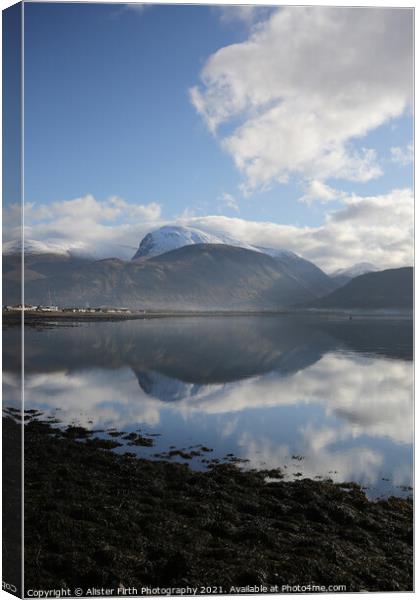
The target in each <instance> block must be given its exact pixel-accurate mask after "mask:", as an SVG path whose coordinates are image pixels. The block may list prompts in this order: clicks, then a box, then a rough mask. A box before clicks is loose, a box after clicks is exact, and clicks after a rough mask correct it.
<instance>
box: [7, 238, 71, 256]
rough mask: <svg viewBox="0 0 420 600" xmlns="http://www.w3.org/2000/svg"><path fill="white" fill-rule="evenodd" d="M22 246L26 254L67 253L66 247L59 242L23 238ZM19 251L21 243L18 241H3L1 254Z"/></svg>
mask: <svg viewBox="0 0 420 600" xmlns="http://www.w3.org/2000/svg"><path fill="white" fill-rule="evenodd" d="M24 246H25V253H26V254H63V255H68V254H69V250H68V248H67V247H65V246H64V245H63V244H59V243H52V242H40V241H38V240H29V239H25V243H24ZM21 251H22V244H21V242H20V241H16V240H12V241H9V242H3V254H18V253H20V252H21Z"/></svg>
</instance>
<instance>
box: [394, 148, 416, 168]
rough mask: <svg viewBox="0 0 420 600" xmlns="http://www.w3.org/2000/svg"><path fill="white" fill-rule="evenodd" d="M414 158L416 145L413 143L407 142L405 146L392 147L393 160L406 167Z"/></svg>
mask: <svg viewBox="0 0 420 600" xmlns="http://www.w3.org/2000/svg"><path fill="white" fill-rule="evenodd" d="M413 160H414V146H413V144H407V146H406V147H405V148H400V147H399V146H394V147H393V148H391V161H392V162H393V163H396V164H397V165H400V166H402V167H405V166H407V165H410V164H411V163H412V162H413Z"/></svg>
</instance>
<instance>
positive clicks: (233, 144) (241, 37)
mask: <svg viewBox="0 0 420 600" xmlns="http://www.w3.org/2000/svg"><path fill="white" fill-rule="evenodd" d="M412 27H413V13H412V11H411V10H409V9H379V8H343V7H339V8H327V7H306V8H305V7H286V8H278V9H277V8H263V7H257V8H253V7H250V6H248V7H234V6H231V7H226V8H223V7H208V6H163V5H160V6H148V7H146V8H145V7H144V6H143V7H142V6H139V5H138V6H133V5H131V6H130V5H123V4H121V5H99V4H91V5H89V4H27V5H26V7H25V166H26V172H25V196H26V198H25V200H26V213H25V224H26V237H27V239H31V240H36V241H38V242H40V243H42V244H44V245H46V246H48V247H51V248H54V249H72V250H78V251H79V252H87V253H91V254H93V255H95V256H100V257H103V256H121V257H127V258H128V257H130V256H131V255H132V254H133V253H134V250H135V248H136V247H137V246H138V243H139V242H140V239H141V238H142V236H143V235H144V234H145V233H147V232H148V231H150V230H152V229H154V228H157V227H159V226H160V225H162V224H167V223H182V224H190V225H194V226H196V227H200V228H202V229H205V230H208V231H212V232H218V231H223V232H228V233H229V234H230V235H231V236H233V237H237V238H240V239H243V240H245V241H247V242H249V243H253V244H263V245H265V246H267V245H271V246H273V247H278V248H280V247H285V248H288V249H291V250H294V251H295V252H297V253H298V254H301V255H302V256H304V257H305V258H308V259H310V260H313V261H314V262H316V263H317V264H319V265H320V266H321V267H323V268H324V269H326V270H327V271H332V270H334V269H336V268H340V267H346V266H350V265H352V264H354V263H356V262H360V261H370V262H372V263H374V264H376V265H377V266H378V267H383V268H386V267H392V266H402V265H407V264H411V263H412V236H413V232H412V228H413V193H412V187H413V164H412V162H413V131H412V127H413V123H412V121H413V115H412V108H413V107H412V95H413V41H412ZM6 200H7V201H8V202H6V203H7V204H8V207H6V214H5V219H6V220H5V224H6V225H9V231H8V233H7V234H6V236H5V239H6V242H7V241H9V240H10V239H12V238H13V236H14V235H15V234H16V232H15V230H14V229H13V224H14V223H15V219H16V214H17V212H16V206H14V204H15V202H16V198H12V197H10V198H7V199H6Z"/></svg>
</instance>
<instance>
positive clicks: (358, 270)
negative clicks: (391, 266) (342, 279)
mask: <svg viewBox="0 0 420 600" xmlns="http://www.w3.org/2000/svg"><path fill="white" fill-rule="evenodd" d="M378 270H379V269H378V267H376V266H375V265H373V264H372V263H369V262H359V263H356V264H355V265H353V266H351V267H347V268H344V269H337V271H334V273H331V277H338V276H343V275H344V276H346V277H349V278H350V279H353V278H354V277H358V276H359V275H364V274H365V273H372V272H375V271H378Z"/></svg>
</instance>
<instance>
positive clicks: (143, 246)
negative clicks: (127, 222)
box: [133, 225, 297, 260]
mask: <svg viewBox="0 0 420 600" xmlns="http://www.w3.org/2000/svg"><path fill="white" fill-rule="evenodd" d="M194 244H225V245H228V246H238V247H239V248H245V249H247V250H253V251H254V252H260V253H263V254H269V255H270V256H273V257H274V258H280V257H296V256H297V255H296V254H294V253H293V252H290V251H288V250H275V249H273V248H259V247H258V246H253V245H251V244H247V243H246V242H242V241H240V240H237V239H235V238H232V237H230V236H228V235H225V234H222V233H217V234H214V233H208V232H206V231H202V230H201V229H196V228H195V227H186V226H182V225H165V226H164V227H160V228H159V229H156V230H155V231H152V232H150V233H148V234H147V235H146V236H145V237H144V238H143V239H142V240H141V242H140V246H139V248H138V250H137V252H136V253H135V255H134V256H133V260H136V259H138V258H152V257H153V256H159V254H164V253H165V252H171V251H172V250H176V249H177V248H183V247H184V246H192V245H194Z"/></svg>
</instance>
